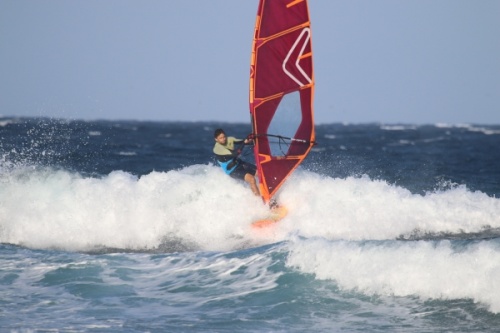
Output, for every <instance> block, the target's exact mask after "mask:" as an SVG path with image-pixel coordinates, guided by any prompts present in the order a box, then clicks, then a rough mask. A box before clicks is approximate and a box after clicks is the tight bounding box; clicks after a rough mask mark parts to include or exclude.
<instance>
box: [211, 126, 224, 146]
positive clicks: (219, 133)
mask: <svg viewBox="0 0 500 333" xmlns="http://www.w3.org/2000/svg"><path fill="white" fill-rule="evenodd" d="M214 139H215V141H216V142H218V143H220V144H221V145H225V144H226V142H227V138H226V133H224V130H223V129H222V128H218V129H216V130H215V132H214Z"/></svg>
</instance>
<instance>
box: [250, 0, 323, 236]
mask: <svg viewBox="0 0 500 333" xmlns="http://www.w3.org/2000/svg"><path fill="white" fill-rule="evenodd" d="M313 95H314V72H313V62H312V44H311V22H310V18H309V8H308V3H307V0H260V1H259V6H258V10H257V18H256V22H255V32H254V36H253V43H252V54H251V61H250V94H249V104H250V116H251V120H252V136H253V139H254V143H255V145H254V157H255V163H256V166H257V170H258V175H259V190H260V194H261V196H262V200H263V201H264V203H265V204H269V202H270V201H271V199H272V198H273V197H274V196H275V195H276V193H277V191H278V190H279V189H280V187H281V186H282V185H283V184H284V183H285V182H286V180H287V179H288V177H289V176H290V175H291V174H292V173H293V172H294V170H295V169H296V168H297V167H298V166H299V165H300V164H301V163H302V161H303V160H304V159H305V158H306V156H307V155H308V154H309V152H310V150H311V148H312V146H313V145H314V144H315V131H314V113H313ZM282 210H283V212H284V213H283V212H282V213H281V214H273V211H272V210H270V213H269V216H268V217H265V218H264V219H263V220H265V221H273V223H275V222H277V221H279V220H281V219H282V218H283V217H284V216H286V211H287V210H286V209H285V208H284V207H283V208H282ZM275 216H277V217H276V218H275ZM263 220H260V221H256V222H254V224H253V226H255V227H257V225H258V227H259V228H260V227H262V226H263V225H272V224H273V223H271V222H269V223H267V224H266V223H263V222H261V221H263ZM256 223H257V224H256Z"/></svg>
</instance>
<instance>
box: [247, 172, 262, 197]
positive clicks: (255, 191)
mask: <svg viewBox="0 0 500 333" xmlns="http://www.w3.org/2000/svg"><path fill="white" fill-rule="evenodd" d="M245 181H246V182H247V183H248V184H250V188H251V189H252V192H253V194H255V195H256V196H260V193H259V189H258V188H257V183H256V181H255V177H254V176H253V175H252V174H250V173H247V174H245Z"/></svg>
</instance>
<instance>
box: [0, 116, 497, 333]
mask: <svg viewBox="0 0 500 333" xmlns="http://www.w3.org/2000/svg"><path fill="white" fill-rule="evenodd" d="M218 127H222V128H223V129H225V131H226V132H227V134H228V135H231V136H236V137H240V138H244V137H246V135H248V134H249V133H250V132H249V131H250V125H249V124H233V123H216V122H192V123H190V122H142V121H104V120H103V121H77V120H74V121H69V120H60V119H48V118H9V117H4V118H0V332H498V331H499V329H500V148H499V147H500V125H495V126H491V125H488V126H486V125H473V124H429V125H412V124H376V123H373V124H321V125H318V126H317V127H316V131H317V145H316V146H315V147H314V148H313V150H312V152H311V154H310V155H309V156H308V158H307V159H306V161H305V162H304V163H303V164H302V165H301V166H300V167H299V168H298V169H297V171H296V172H295V173H294V174H293V175H292V176H291V177H290V178H289V180H288V181H287V183H286V184H285V185H284V186H283V187H282V189H281V190H280V192H279V193H278V196H277V198H278V201H279V202H280V203H281V204H282V205H284V206H286V207H287V208H288V215H287V216H286V217H285V219H283V220H282V221H280V222H279V223H278V224H276V225H275V226H272V227H270V228H266V229H263V230H254V229H252V228H251V227H250V223H251V222H252V221H254V220H256V219H259V218H261V217H262V216H265V214H266V208H265V207H264V205H263V204H262V202H261V200H260V199H259V198H256V197H254V196H253V195H252V193H251V191H250V189H249V187H248V186H247V185H246V184H245V183H243V182H240V181H237V180H234V179H232V178H230V177H228V176H227V175H225V174H224V173H223V172H222V170H221V169H220V168H219V167H218V166H216V165H214V161H213V158H212V147H213V143H214V140H213V131H214V130H215V129H216V128H218ZM243 158H244V159H247V160H248V161H249V162H252V154H251V151H250V150H248V148H247V149H246V151H244V157H243Z"/></svg>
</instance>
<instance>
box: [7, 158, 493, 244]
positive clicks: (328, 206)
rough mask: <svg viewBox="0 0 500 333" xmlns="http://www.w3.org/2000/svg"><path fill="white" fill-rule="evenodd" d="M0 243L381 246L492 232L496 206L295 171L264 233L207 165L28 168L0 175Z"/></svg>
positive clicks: (242, 192) (464, 192) (242, 193)
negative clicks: (100, 172)
mask: <svg viewBox="0 0 500 333" xmlns="http://www.w3.org/2000/svg"><path fill="white" fill-rule="evenodd" d="M0 171H1V172H2V173H1V174H0V183H1V185H2V186H0V203H1V205H0V242H3V243H12V244H19V245H25V246H29V247H36V248H51V247H58V248H63V249H71V250H89V249H93V248H95V247H100V246H103V247H116V248H126V249H151V248H157V247H158V246H160V245H161V244H162V242H164V241H165V239H167V240H174V241H180V242H181V243H182V244H184V245H185V244H190V245H193V246H194V247H195V248H199V249H204V250H221V251H225V250H228V249H234V248H237V247H242V246H248V245H247V244H248V243H249V242H250V243H251V244H255V243H262V242H277V241H281V240H286V239H288V238H289V235H290V234H298V235H302V236H305V237H324V238H327V239H331V240H336V239H346V240H363V239H371V240H383V239H395V238H397V237H400V236H402V235H403V236H405V235H411V234H412V233H414V232H416V231H419V232H421V233H427V232H430V233H440V232H446V233H461V232H480V231H482V230H484V228H485V227H491V228H498V227H500V199H497V198H491V197H489V196H487V195H486V194H484V193H481V192H471V191H469V190H468V189H467V188H466V187H464V186H461V187H456V188H452V189H449V190H443V191H437V192H435V193H429V194H427V195H418V194H412V193H411V192H410V191H408V190H406V189H404V188H401V187H398V186H394V185H390V184H387V183H386V182H384V181H376V180H371V179H369V178H367V177H363V178H351V177H350V178H346V179H335V178H330V177H323V176H320V175H318V174H315V173H312V172H304V171H300V170H298V171H297V172H296V173H295V174H294V176H293V177H291V178H290V180H289V181H288V182H287V183H286V184H285V186H284V187H283V188H282V190H281V192H280V193H279V196H278V199H279V201H280V202H281V203H282V204H284V205H285V206H286V207H287V208H288V211H289V213H288V215H287V217H286V218H285V219H284V220H283V221H282V222H280V223H279V224H277V225H276V226H275V227H272V228H269V230H266V231H264V232H252V231H251V228H250V223H251V222H252V221H255V220H257V219H259V218H262V217H263V216H265V214H266V209H265V207H264V205H263V204H262V202H261V200H260V198H257V197H254V196H253V195H252V194H251V191H250V189H249V188H248V186H247V185H246V184H244V183H243V182H240V181H236V180H234V179H232V178H230V177H228V176H227V175H225V174H224V173H223V172H222V171H221V170H220V168H218V167H215V166H213V165H194V166H191V167H187V168H184V169H181V170H173V171H169V172H152V173H151V174H148V175H145V176H142V177H140V178H138V177H136V176H134V175H132V174H129V173H126V172H122V171H115V172H112V173H111V174H109V175H107V176H104V177H102V178H88V177H82V176H80V175H79V174H76V173H71V172H67V171H54V170H42V171H36V170H33V169H30V168H14V170H12V168H8V169H5V170H3V171H2V170H0Z"/></svg>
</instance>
